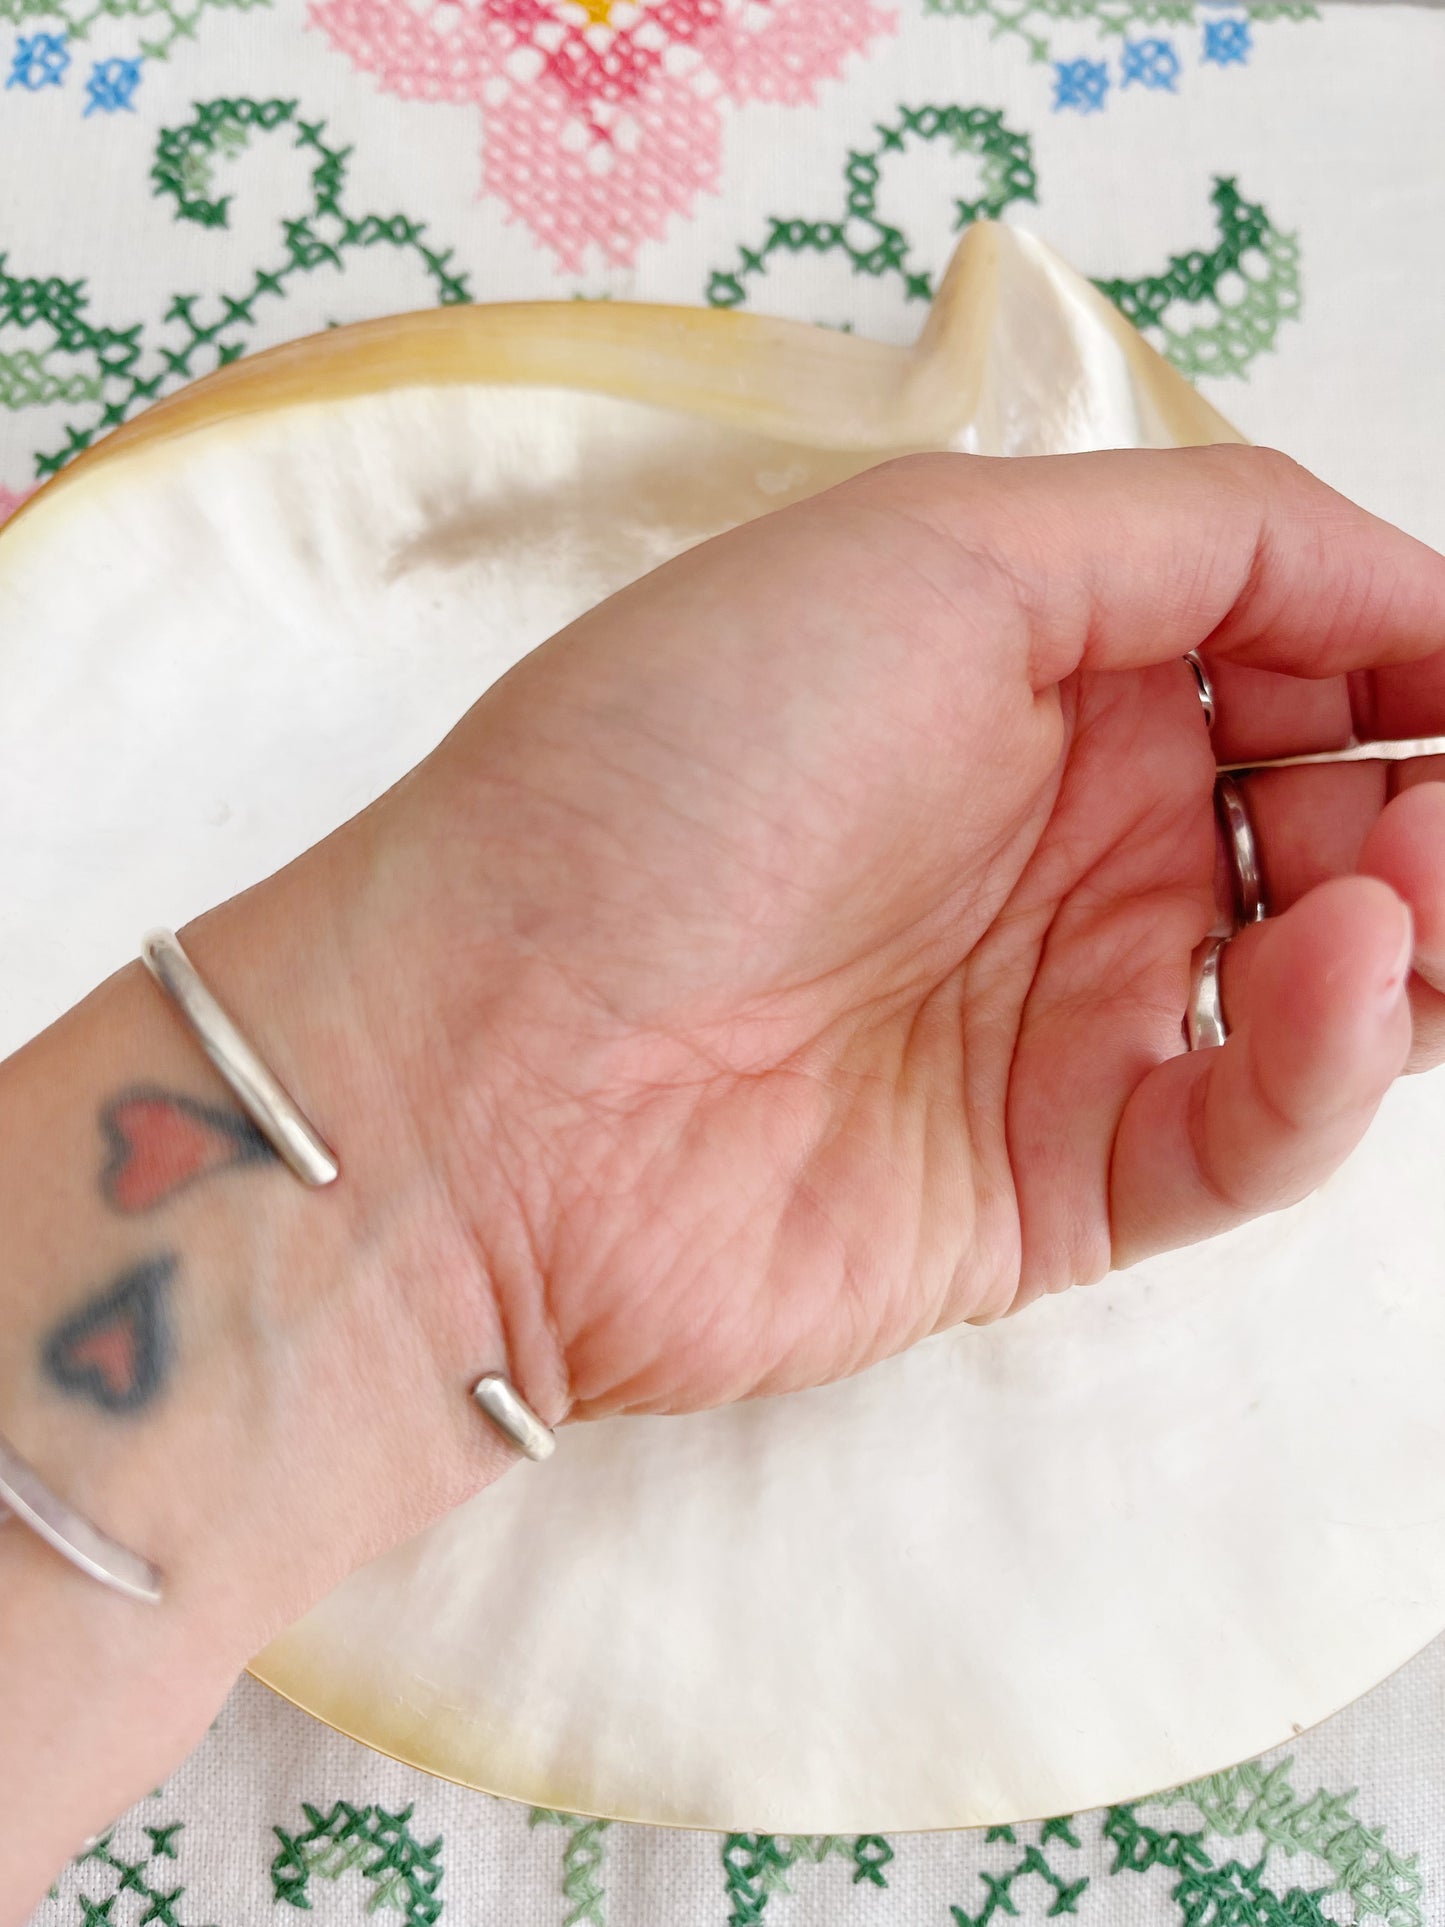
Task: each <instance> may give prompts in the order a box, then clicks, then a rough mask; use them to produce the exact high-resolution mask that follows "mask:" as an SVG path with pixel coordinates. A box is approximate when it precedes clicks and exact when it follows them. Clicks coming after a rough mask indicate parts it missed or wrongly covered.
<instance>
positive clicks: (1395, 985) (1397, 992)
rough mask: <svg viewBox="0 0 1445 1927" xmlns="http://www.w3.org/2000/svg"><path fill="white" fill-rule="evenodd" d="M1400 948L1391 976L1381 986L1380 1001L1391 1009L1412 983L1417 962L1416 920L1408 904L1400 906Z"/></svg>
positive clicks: (1392, 966) (1391, 968)
mask: <svg viewBox="0 0 1445 1927" xmlns="http://www.w3.org/2000/svg"><path fill="white" fill-rule="evenodd" d="M1400 921H1401V924H1402V926H1403V928H1402V929H1401V932H1400V947H1399V949H1398V950H1397V951H1396V953H1395V961H1394V962H1393V963H1392V964H1391V966H1390V971H1389V975H1388V976H1387V977H1386V978H1385V980H1384V982H1383V983H1382V984H1381V986H1380V1001H1381V1002H1382V1003H1383V1004H1384V1005H1385V1006H1386V1007H1387V1008H1389V1007H1390V1006H1392V1005H1394V1004H1397V1003H1398V1002H1399V1001H1400V999H1401V997H1403V996H1404V994H1405V991H1406V989H1407V987H1408V985H1409V982H1410V971H1411V968H1412V966H1413V964H1414V961H1415V919H1414V917H1413V916H1411V914H1410V906H1409V904H1408V903H1402V904H1401V905H1400Z"/></svg>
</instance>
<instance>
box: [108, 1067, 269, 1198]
mask: <svg viewBox="0 0 1445 1927" xmlns="http://www.w3.org/2000/svg"><path fill="white" fill-rule="evenodd" d="M100 1127H101V1130H102V1131H103V1132H104V1133H105V1141H106V1145H107V1147H108V1149H109V1152H110V1158H109V1161H108V1162H107V1164H106V1167H105V1169H104V1170H103V1171H102V1172H101V1176H100V1183H101V1190H102V1191H103V1192H104V1194H105V1198H106V1201H107V1203H109V1204H111V1205H113V1206H114V1207H115V1209H116V1210H117V1211H123V1212H125V1213H126V1214H127V1216H130V1215H133V1214H136V1213H139V1212H143V1211H153V1210H154V1209H155V1208H156V1206H157V1205H159V1204H164V1203H166V1202H167V1201H168V1200H169V1199H171V1198H173V1197H175V1196H176V1194H177V1192H180V1191H184V1190H185V1189H186V1187H187V1186H188V1185H191V1184H194V1183H195V1181H196V1179H197V1178H201V1177H205V1176H206V1175H207V1174H208V1173H210V1172H212V1171H223V1170H226V1169H227V1168H228V1167H230V1166H232V1165H237V1164H259V1163H261V1162H263V1161H265V1160H267V1159H270V1158H272V1157H274V1156H275V1153H274V1152H273V1151H272V1149H271V1147H270V1145H269V1144H268V1143H267V1142H266V1140H265V1138H264V1137H262V1135H261V1133H260V1132H259V1131H258V1130H257V1129H256V1127H255V1125H254V1124H253V1123H252V1122H251V1120H250V1119H249V1118H248V1117H243V1116H241V1115H240V1114H239V1113H238V1112H236V1111H227V1110H223V1109H221V1108H220V1107H219V1106H217V1105H213V1104H202V1103H201V1102H199V1100H198V1099H196V1098H193V1097H177V1096H176V1095H174V1093H172V1092H170V1091H163V1090H158V1089H152V1088H150V1087H145V1086H142V1087H138V1088H136V1089H133V1090H129V1091H123V1092H122V1093H121V1095H120V1096H119V1097H117V1098H116V1099H115V1100H114V1102H113V1103H111V1104H108V1105H107V1106H106V1108H105V1110H104V1111H103V1112H102V1113H101V1119H100Z"/></svg>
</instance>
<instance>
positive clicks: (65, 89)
mask: <svg viewBox="0 0 1445 1927" xmlns="http://www.w3.org/2000/svg"><path fill="white" fill-rule="evenodd" d="M1442 110H1445V13H1440V12H1435V11H1432V10H1427V9H1424V8H1397V7H1392V6H1379V5H1371V4H1360V5H1350V4H1348V3H1347V0H1326V3H1325V4H1324V5H1322V6H1321V7H1320V8H1318V9H1316V8H1314V7H1311V6H1308V5H1303V4H1294V0H1283V3H1281V0H1219V3H1218V4H1216V3H1215V0H312V4H311V5H310V6H309V8H308V7H305V6H303V5H302V4H301V0H0V517H3V515H4V514H5V513H7V512H8V511H9V510H10V509H12V508H13V507H14V506H15V504H16V502H17V501H18V500H19V499H21V498H23V496H24V495H25V493H26V492H27V491H28V490H29V489H30V488H32V487H33V486H34V485H35V483H36V482H37V481H38V480H41V479H43V478H44V477H45V476H47V475H49V474H51V473H53V472H54V471H55V470H56V469H57V468H58V467H60V466H61V465H63V464H64V463H65V462H66V461H67V460H69V459H70V458H71V457H72V456H73V455H74V454H75V453H76V452H78V451H79V450H81V449H83V448H84V447H86V446H87V445H88V444H89V443H90V442H91V441H92V440H94V439H95V438H96V437H97V436H99V435H103V434H104V433H106V431H107V430H108V429H110V428H111V427H113V426H114V425H116V424H117V423H119V422H121V421H123V420H125V419H126V418H127V417H128V416H130V415H131V414H133V413H135V412H136V411H138V410H139V409H142V408H144V407H145V406H146V405H147V403H148V402H150V401H151V400H153V399H154V398H156V397H157V396H159V395H162V394H164V393H166V392H168V391H169V390H170V389H172V388H174V387H175V386H177V385H178V384H179V383H181V382H183V381H184V380H186V379H188V378H190V377H193V376H196V375H200V374H203V373H205V372H207V371H209V370H210V369H212V368H214V367H216V366H217V365H218V364H219V363H223V362H227V361H230V360H233V359H234V358H236V357H237V356H240V355H245V354H249V353H251V352H253V351H254V350H256V349H258V348H261V347H264V346H267V345H269V344H271V343H274V342H277V341H280V340H284V339H286V338H288V337H290V336H294V335H299V334H304V333H308V332H311V331H313V330H315V329H318V328H323V327H326V326H328V325H331V324H333V323H339V322H346V321H351V320H356V319H359V318H362V317H364V316H369V315H375V314H381V313H385V312H388V311H395V310H398V309H406V308H415V307H421V306H426V305H430V304H432V303H436V302H457V301H469V300H491V299H514V298H518V297H539V296H547V297H561V298H568V297H576V298H580V299H590V300H605V299H609V298H622V297H627V298H637V299H649V300H659V299H660V300H669V301H684V302H697V303H704V302H710V303H713V304H715V305H719V306H727V307H739V306H748V307H755V308H758V309H768V310H772V311H773V312H778V313H784V314H792V315H797V316H799V317H801V318H804V319H809V320H814V321H820V322H825V323H830V324H832V325H835V326H840V327H850V328H857V329H859V330H860V331H863V332H869V333H873V334H876V335H879V336H882V337H884V338H888V339H896V340H903V339H907V338H909V337H910V336H911V335H912V334H913V333H914V332H915V331H916V329H917V327H918V325H919V323H920V321H921V318H922V315H923V313H924V310H925V307H926V303H927V301H928V299H929V296H930V293H931V291H932V289H933V288H934V286H935V285H936V282H937V278H938V275H939V272H940V269H941V267H942V264H943V262H944V260H945V259H946V256H947V253H948V250H949V248H950V246H951V244H952V242H953V240H954V239H955V237H956V235H957V233H958V232H959V230H960V229H961V228H962V227H963V226H965V225H966V224H967V223H968V222H969V221H971V220H974V219H976V218H978V217H979V216H981V215H991V216H995V217H1001V218H1003V219H1006V220H1012V221H1018V222H1021V223H1024V224H1026V225H1028V226H1029V227H1031V228H1032V229H1034V230H1035V231H1036V232H1038V233H1039V234H1041V235H1042V236H1043V237H1044V238H1045V239H1046V240H1048V241H1049V242H1050V243H1052V245H1053V246H1055V247H1056V248H1057V249H1059V250H1060V252H1062V253H1063V254H1065V255H1066V256H1067V257H1068V258H1069V259H1070V260H1072V261H1073V262H1074V264H1075V265H1076V266H1078V267H1079V268H1081V269H1082V270H1084V271H1085V272H1087V273H1088V274H1090V275H1092V276H1094V277H1095V278H1096V279H1097V280H1098V282H1099V284H1100V285H1101V286H1102V287H1103V288H1104V289H1105V290H1106V291H1107V292H1108V294H1109V295H1110V296H1111V297H1112V298H1113V299H1114V300H1115V301H1117V302H1118V303H1119V305H1120V306H1121V307H1122V308H1123V309H1124V311H1125V313H1127V314H1128V315H1129V316H1130V318H1131V319H1132V320H1134V321H1135V322H1136V324H1137V325H1138V326H1140V327H1141V328H1142V329H1143V330H1144V332H1145V333H1146V334H1147V335H1148V336H1149V338H1150V339H1151V340H1152V341H1154V342H1155V343H1156V344H1157V345H1158V346H1159V347H1160V348H1161V349H1162V350H1163V351H1164V352H1165V353H1166V354H1168V355H1169V356H1170V357H1171V359H1173V360H1174V361H1175V362H1176V364H1177V365H1178V366H1179V367H1180V368H1182V369H1183V370H1184V371H1185V372H1186V373H1187V374H1189V375H1190V376H1191V377H1193V378H1195V379H1197V380H1198V381H1200V383H1201V385H1202V386H1203V387H1204V388H1205V389H1206V391H1207V392H1208V393H1209V395H1210V397H1211V399H1212V400H1214V401H1215V402H1217V404H1218V405H1219V406H1220V407H1221V408H1222V409H1223V410H1224V412H1225V413H1226V414H1227V415H1229V416H1230V417H1231V418H1232V419H1233V420H1235V421H1236V422H1237V423H1238V424H1239V426H1240V427H1241V428H1242V429H1243V430H1244V431H1245V432H1246V433H1247V434H1249V435H1250V436H1251V437H1252V438H1254V439H1256V440H1260V441H1271V442H1275V443H1277V444H1279V445H1280V446H1282V447H1285V448H1287V449H1289V450H1290V451H1291V452H1292V453H1293V454H1295V455H1297V456H1299V457H1300V458H1301V459H1302V460H1304V461H1306V462H1307V463H1309V464H1310V465H1311V466H1312V467H1314V468H1316V469H1317V470H1318V471H1320V472H1321V473H1322V474H1324V475H1325V476H1326V477H1327V478H1328V479H1330V480H1331V481H1333V482H1335V483H1336V484H1337V485H1339V486H1340V487H1342V488H1344V489H1346V490H1347V491H1348V492H1350V493H1352V494H1354V495H1356V496H1358V497H1359V498H1360V499H1362V500H1363V501H1365V502H1366V503H1368V504H1369V505H1370V506H1371V507H1373V508H1375V509H1377V510H1379V511H1380V512H1381V513H1383V514H1385V515H1388V516H1390V517H1392V518H1393V519H1395V520H1397V521H1400V522H1402V523H1404V524H1405V526H1407V527H1409V528H1411V529H1413V530H1414V531H1415V532H1416V533H1418V534H1421V535H1423V536H1425V537H1426V538H1427V539H1430V540H1433V541H1434V542H1436V543H1437V544H1442V545H1445V462H1442V458H1441V428H1442V425H1445V356H1441V355H1440V353H1439V343H1440V339H1441V333H1442V327H1445V111H1442ZM1308 1338H1309V1335H1308V1333H1302V1334H1301V1343H1302V1344H1307V1343H1308ZM1087 1504H1088V1494H1087V1493H1084V1492H1081V1493H1080V1505H1081V1507H1086V1506H1087ZM1442 1689H1445V1645H1438V1646H1436V1647H1435V1648H1433V1649H1432V1650H1431V1651H1429V1652H1427V1653H1426V1654H1424V1655H1422V1656H1421V1657H1420V1658H1419V1659H1418V1660H1416V1661H1415V1662H1414V1664H1413V1665H1411V1666H1410V1667H1408V1668H1407V1669H1405V1671H1404V1672H1402V1673H1401V1674H1400V1675H1398V1676H1397V1677H1396V1678H1395V1679H1393V1680H1391V1681H1389V1682H1387V1683H1386V1684H1385V1685H1383V1686H1381V1687H1380V1688H1379V1689H1378V1690H1377V1691H1376V1692H1375V1693H1374V1694H1372V1695H1371V1696H1370V1697H1369V1698H1368V1699H1366V1700H1365V1701H1364V1702H1362V1703H1361V1704H1360V1705H1359V1706H1357V1707H1355V1708H1353V1709H1351V1710H1350V1711H1349V1712H1347V1713H1345V1714H1343V1715H1342V1716H1341V1717H1340V1718H1338V1719H1337V1720H1335V1721H1334V1722H1332V1723H1331V1724H1329V1725H1328V1726H1326V1727H1325V1728H1323V1729H1321V1730H1320V1731H1318V1732H1316V1733H1312V1734H1307V1735H1304V1736H1302V1737H1301V1738H1300V1739H1299V1740H1298V1741H1297V1742H1296V1743H1295V1744H1294V1745H1293V1746H1292V1747H1291V1748H1289V1749H1288V1750H1287V1751H1286V1752H1283V1753H1280V1754H1278V1755H1275V1756H1271V1757H1270V1758H1269V1759H1267V1760H1265V1761H1264V1762H1262V1763H1258V1764H1255V1765H1250V1766H1245V1767H1241V1768H1238V1769H1236V1770H1235V1771H1233V1772H1230V1773H1225V1774H1221V1775H1219V1776H1218V1777H1217V1778H1214V1779H1211V1780H1208V1781H1205V1782H1201V1783H1199V1784H1197V1785H1194V1786H1190V1787H1186V1788H1181V1789H1176V1790H1173V1791H1170V1792H1168V1793H1166V1794H1164V1795H1162V1796H1161V1797H1158V1798H1155V1799H1153V1800H1149V1801H1145V1802H1139V1803H1136V1804H1133V1805H1126V1806H1120V1807H1115V1808H1112V1809H1109V1810H1107V1811H1104V1812H1098V1813H1090V1814H1082V1815H1075V1816H1060V1817H1058V1818H1055V1819H1052V1820H1049V1821H1047V1822H1044V1823H1038V1824H1032V1825H1027V1826H1018V1827H1014V1828H995V1829H992V1830H991V1831H990V1832H988V1833H987V1835H983V1834H953V1835H932V1836H905V1835H895V1836H892V1837H890V1838H883V1837H881V1836H874V1835H864V1836H861V1837H857V1838H853V1837H849V1838H840V1839H830V1838H828V1839H785V1838H778V1837H772V1836H768V1835H752V1834H747V1835H726V1836H723V1835H704V1834H681V1833H668V1832H658V1831H654V1830H651V1829H647V1828H637V1827H627V1826H620V1825H619V1826H610V1827H609V1826H608V1825H606V1824H605V1823H597V1822H588V1821H584V1820H579V1819H577V1818H574V1817H572V1816H569V1815H566V1814H555V1813H540V1812H528V1811H527V1810H526V1809H524V1808H519V1807H513V1806H508V1805H506V1804H504V1803H501V1802H497V1801H492V1800H488V1799H485V1798H483V1797H482V1796H480V1795H475V1794H471V1793H467V1792H464V1791H462V1790H459V1789H456V1788H452V1787H448V1786H444V1785H442V1784H441V1783H439V1782H436V1781H432V1780H429V1779H427V1778H426V1777H425V1776H424V1775H421V1774H419V1773H415V1772H412V1771H410V1770H408V1769H406V1768H403V1767H400V1766H397V1765H395V1764H393V1763H391V1762H389V1761H385V1760H382V1759H380V1758H378V1757H376V1756H375V1755H372V1754H370V1753H368V1752H366V1751H364V1750H363V1749H361V1748H360V1747H357V1746H355V1745H353V1744H352V1743H351V1742H349V1741H346V1740H343V1739H341V1738H339V1737H337V1736H336V1735H334V1734H331V1733H328V1732H326V1731H325V1730H323V1729H322V1728H320V1727H318V1726H316V1725H314V1724H313V1723H312V1722H310V1721H308V1720H306V1719H305V1718H304V1717H303V1716H302V1715H300V1714H299V1713H297V1712H295V1711H294V1710H293V1709H291V1708H289V1707H287V1706H285V1705H283V1704H282V1703H281V1702H280V1701H278V1700H275V1699H274V1698H272V1697H271V1696H270V1695H269V1694H268V1693H266V1692H265V1691H264V1690H263V1689H262V1688H260V1687H259V1686H256V1685H254V1684H252V1683H250V1682H247V1683H244V1684H243V1685H242V1686H241V1687H240V1688H238V1690H237V1692H236V1694H235V1696H234V1697H233V1699H232V1701H231V1702H230V1704H229V1706H228V1707H227V1709H226V1711H225V1713H224V1715H223V1717H222V1718H221V1720H220V1721H219V1723H218V1724H217V1726H216V1728H215V1730H214V1731H213V1732H212V1734H211V1736H210V1738H209V1739H208V1740H207V1742H206V1743H205V1745H204V1746H203V1747H202V1748H201V1749H200V1751H199V1753H198V1754H197V1755H196V1756H195V1758H194V1759H193V1760H192V1761H191V1762H189V1763H188V1764H187V1765H186V1766H185V1767H183V1768H182V1769H181V1770H180V1771H179V1772H178V1773H177V1774H176V1775H175V1776H174V1778H173V1779H172V1780H171V1781H169V1782H168V1783H167V1785H166V1786H164V1787H162V1788H161V1789H159V1790H158V1791H157V1792H156V1793H155V1794H154V1795H152V1796H151V1798H150V1799H148V1800H146V1801H144V1802H143V1803H142V1804H141V1805H140V1806H139V1807H137V1808H136V1809H135V1810H134V1811H133V1812H131V1813H129V1814H127V1815H126V1816H125V1817H124V1818H123V1819H122V1820H120V1821H119V1822H118V1823H117V1825H116V1827H115V1828H114V1830H113V1831H112V1832H111V1833H110V1834H109V1835H107V1836H106V1837H105V1838H104V1839H103V1840H102V1841H101V1842H99V1843H98V1844H97V1845H96V1846H95V1847H93V1849H92V1850H91V1851H90V1852H89V1853H88V1854H87V1855H86V1856H85V1858H84V1859H83V1860H81V1861H79V1862H77V1863H76V1864H75V1865H74V1866H72V1867H70V1868H68V1869H66V1870H65V1871H64V1873H63V1874H62V1875H61V1877H60V1880H59V1883H58V1886H57V1889H56V1892H55V1894H54V1895H53V1896H52V1898H51V1899H50V1900H49V1901H47V1902H46V1903H45V1904H43V1905H42V1907H41V1909H40V1911H39V1913H38V1914H37V1916H36V1920H37V1922H38V1923H40V1924H41V1927H152V1923H155V1924H156V1927H241V1924H242V1923H244V1924H245V1927H254V1923H259V1922H262V1921H273V1922H279V1921H282V1920H284V1919H285V1918H286V1916H285V1913H284V1910H285V1909H287V1908H301V1909H310V1910H314V1911H315V1912H316V1913H317V1914H318V1915H319V1916H320V1917H322V1918H323V1919H324V1920H325V1921H327V1922H330V1923H334V1924H339V1923H344V1922H348V1921H359V1920H360V1919H361V1917H362V1916H363V1915H365V1914H367V1913H369V1912H377V1911H382V1912H388V1913H389V1912H396V1913H399V1914H402V1915H404V1916H405V1918H406V1920H407V1922H408V1923H410V1924H411V1927H430V1923H432V1922H435V1921H438V1920H440V1919H441V1918H442V1916H443V1915H447V1916H449V1917H451V1918H452V1919H453V1920H455V1921H457V1922H468V1923H477V1924H478V1927H480V1923H482V1922H492V1921H496V1922H499V1923H507V1922H514V1921H515V1922H522V1921H525V1922H529V1923H530V1922H534V1921H535V1922H538V1923H540V1924H541V1927H563V1923H568V1924H569V1927H570V1923H577V1922H583V1921H590V1922H595V1923H598V1924H599V1927H600V1924H601V1923H603V1922H611V1923H612V1927H630V1924H631V1923H643V1922H647V1923H651V1922H662V1921H667V1922H669V1923H677V1927H694V1923H696V1927H703V1923H716V1924H717V1927H722V1923H724V1922H733V1923H739V1924H741V1923H754V1922H758V1921H761V1920H762V1919H763V1918H764V1916H766V1917H767V1919H768V1922H769V1927H813V1924H814V1923H824V1922H826V1923H828V1927H850V1924H851V1923H854V1922H857V1923H860V1924H864V1923H866V1927H901V1924H902V1923H909V1927H914V1924H917V1927H923V1924H924V1923H928V1924H929V1927H949V1924H950V1922H953V1923H956V1924H957V1927H983V1924H984V1923H988V1922H1000V1923H1001V1922H1002V1921H1003V1920H1005V1919H1010V1918H1017V1919H1019V1920H1021V1921H1025V1922H1034V1921H1043V1920H1045V1919H1057V1918H1062V1917H1065V1916H1075V1917H1077V1918H1078V1919H1079V1920H1080V1921H1081V1922H1083V1923H1086V1927H1176V1924H1177V1927H1311V1924H1314V1927H1318V1923H1322V1922H1325V1921H1338V1922H1352V1921H1383V1922H1385V1923H1388V1927H1424V1923H1427V1922H1438V1921H1441V1920H1445V1690H1442ZM937 1770H938V1772H939V1773H940V1774H946V1773H947V1772H948V1762H947V1761H946V1760H940V1761H938V1763H937Z"/></svg>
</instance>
